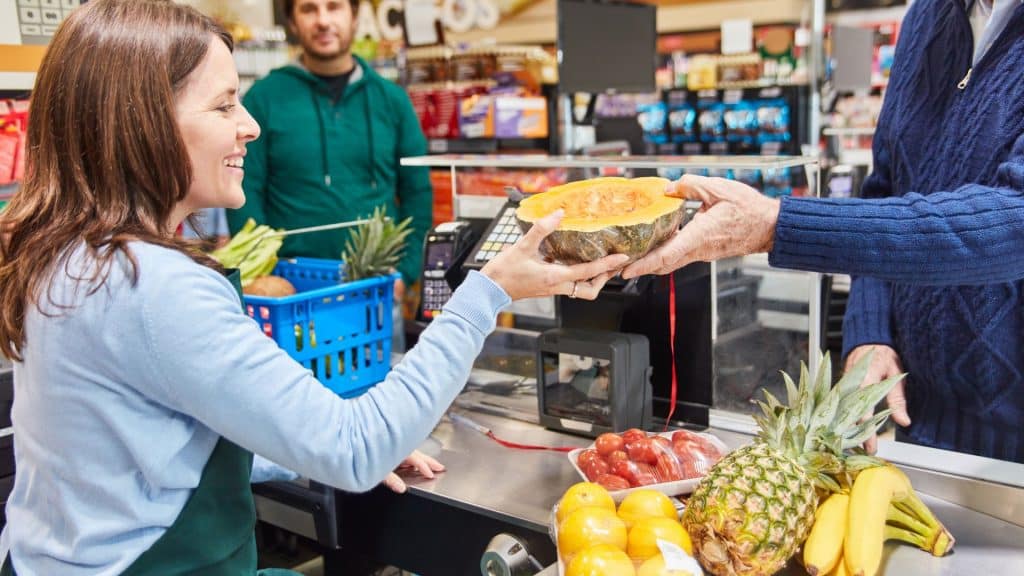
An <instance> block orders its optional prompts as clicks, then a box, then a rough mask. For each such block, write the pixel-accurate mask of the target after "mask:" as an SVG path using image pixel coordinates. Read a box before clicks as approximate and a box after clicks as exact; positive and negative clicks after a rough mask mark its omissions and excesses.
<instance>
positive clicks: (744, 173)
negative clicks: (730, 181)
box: [733, 169, 761, 190]
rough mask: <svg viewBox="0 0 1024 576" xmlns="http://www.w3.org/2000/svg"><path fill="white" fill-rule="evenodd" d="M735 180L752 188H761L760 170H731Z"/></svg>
mask: <svg viewBox="0 0 1024 576" xmlns="http://www.w3.org/2000/svg"><path fill="white" fill-rule="evenodd" d="M733 176H734V177H735V178H736V180H738V181H740V182H743V183H744V184H746V185H747V186H750V187H752V188H757V189H758V190H760V189H761V171H760V170H755V169H737V170H735V171H734V172H733Z"/></svg>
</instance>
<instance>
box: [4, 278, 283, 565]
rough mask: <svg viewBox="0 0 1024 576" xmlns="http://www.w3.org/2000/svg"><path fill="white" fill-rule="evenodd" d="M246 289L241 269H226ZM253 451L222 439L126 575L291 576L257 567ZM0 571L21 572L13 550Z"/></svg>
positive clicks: (232, 279) (236, 286)
mask: <svg viewBox="0 0 1024 576" xmlns="http://www.w3.org/2000/svg"><path fill="white" fill-rule="evenodd" d="M226 274H227V278H228V280H230V281H231V283H232V285H234V287H235V289H236V290H238V294H239V298H241V294H242V284H241V276H240V275H239V273H238V270H230V271H228V272H226ZM251 475H252V452H249V451H247V450H244V449H242V448H241V447H239V446H238V445H236V444H234V443H233V442H231V441H229V440H227V439H225V438H221V439H220V440H218V441H217V445H216V446H215V447H214V449H213V453H212V454H210V459H209V460H207V462H206V467H205V468H203V475H202V477H201V478H200V479H199V486H197V487H196V489H195V492H193V493H192V496H191V497H190V498H189V500H188V502H186V503H185V507H184V508H183V509H182V510H181V513H180V514H179V515H178V517H177V518H176V519H175V520H174V523H173V524H171V526H170V527H169V528H168V529H167V531H166V532H164V534H163V535H162V536H161V537H160V538H159V539H157V541H156V542H154V543H153V546H152V547H150V549H149V550H146V551H145V552H143V553H142V556H139V557H138V559H136V560H135V562H133V563H132V565H131V566H129V567H128V569H127V570H125V571H124V572H122V576H179V575H180V576H186V575H189V576H252V575H255V574H259V576H286V575H296V574H297V573H296V572H292V571H291V570H280V569H273V568H271V569H267V570H260V571H259V572H258V573H257V571H256V537H255V527H256V507H255V504H254V503H253V499H252V490H251V488H250V487H249V480H250V477H251ZM0 576H16V574H15V572H14V568H13V566H11V561H10V555H8V557H7V558H6V559H5V560H4V564H3V567H2V568H0Z"/></svg>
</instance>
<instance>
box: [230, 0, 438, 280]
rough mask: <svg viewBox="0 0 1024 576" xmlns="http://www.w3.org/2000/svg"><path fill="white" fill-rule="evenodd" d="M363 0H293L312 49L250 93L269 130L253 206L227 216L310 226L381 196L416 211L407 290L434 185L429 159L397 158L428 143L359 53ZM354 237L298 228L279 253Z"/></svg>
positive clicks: (393, 88)
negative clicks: (414, 164) (411, 163)
mask: <svg viewBox="0 0 1024 576" xmlns="http://www.w3.org/2000/svg"><path fill="white" fill-rule="evenodd" d="M357 5H358V0H285V2H284V8H285V13H286V14H287V17H288V27H289V29H290V31H291V32H292V34H293V35H294V36H295V37H296V38H297V39H298V41H299V43H300V44H301V46H302V50H303V53H302V55H301V56H300V57H299V59H298V60H297V61H296V62H294V63H292V64H290V65H288V66H285V67H283V68H278V69H276V70H274V71H272V72H271V73H270V74H269V75H268V76H267V77H266V78H263V79H261V80H260V81H258V82H256V83H255V84H254V85H253V86H252V88H250V89H249V91H248V92H247V93H246V95H245V99H244V104H245V107H246V108H248V109H249V112H250V113H251V114H252V116H253V117H254V118H255V119H256V121H257V122H259V125H260V127H261V128H262V129H263V136H262V137H261V138H260V139H258V140H256V141H254V142H252V143H250V144H249V146H248V154H247V157H246V159H245V180H244V182H243V187H244V189H245V196H246V202H245V206H243V207H242V208H241V209H239V210H230V211H228V225H229V227H230V229H231V233H232V234H234V233H235V232H237V231H238V229H239V228H241V227H242V225H243V224H245V221H246V219H248V218H254V219H255V220H256V221H257V222H258V223H261V224H268V225H270V226H273V227H275V228H286V229H292V228H301V227H305V226H314V225H318V224H329V223H333V222H339V221H343V220H355V219H358V218H360V217H364V216H367V215H369V214H371V213H372V212H373V209H374V207H376V206H384V207H385V208H386V209H387V213H388V214H389V215H390V216H391V217H392V218H395V219H396V220H398V221H401V220H403V219H405V218H406V217H412V229H413V232H412V234H410V235H409V238H408V249H407V250H406V251H405V256H404V257H403V258H402V261H401V262H400V263H399V265H398V271H399V272H401V274H402V279H401V280H400V281H399V282H398V284H397V285H396V287H395V296H396V300H400V297H401V295H402V294H403V292H404V287H405V285H407V284H410V283H412V282H414V281H415V280H416V279H417V278H418V277H419V274H420V268H421V266H422V259H423V240H424V237H425V235H426V233H427V230H428V229H429V228H430V225H431V222H432V206H433V192H432V189H431V185H430V174H429V172H428V170H427V169H426V168H409V167H401V166H399V162H398V161H399V159H400V158H402V157H405V156H420V155H423V154H426V152H427V144H426V139H425V138H424V136H423V132H422V131H421V130H420V125H419V120H418V119H417V118H416V113H415V112H414V111H413V108H412V103H411V102H410V101H409V97H408V96H407V95H406V93H405V91H404V90H403V89H402V88H401V87H400V86H398V85H397V84H395V83H393V82H391V81H388V80H385V79H384V78H382V77H381V76H379V75H378V74H377V73H376V72H375V71H374V70H373V68H371V67H370V66H368V65H367V64H366V62H364V61H363V60H362V59H360V58H359V57H357V56H355V55H353V54H352V51H351V46H352V39H353V37H354V33H355V17H354V16H355V12H356V6H357ZM347 238H348V231H346V230H334V231H329V232H315V233H311V234H303V235H297V236H292V237H289V238H286V239H285V242H284V245H283V246H282V248H281V251H280V255H281V256H285V257H290V256H308V257H315V258H334V259H337V258H340V257H341V250H342V247H343V246H344V244H345V240H346V239H347Z"/></svg>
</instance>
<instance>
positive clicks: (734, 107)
mask: <svg viewBox="0 0 1024 576" xmlns="http://www.w3.org/2000/svg"><path fill="white" fill-rule="evenodd" d="M722 121H723V123H724V124H725V134H726V140H728V141H729V142H746V143H752V142H754V139H755V137H756V135H757V131H758V122H757V108H756V107H755V106H754V104H752V103H750V102H743V101H741V102H737V103H735V104H728V105H727V106H726V107H725V111H724V112H723V114H722Z"/></svg>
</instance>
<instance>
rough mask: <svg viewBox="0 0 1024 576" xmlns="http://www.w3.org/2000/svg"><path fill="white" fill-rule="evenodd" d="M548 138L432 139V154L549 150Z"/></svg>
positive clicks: (430, 145)
mask: <svg viewBox="0 0 1024 576" xmlns="http://www.w3.org/2000/svg"><path fill="white" fill-rule="evenodd" d="M548 144H549V141H548V139H547V138H454V139H441V138H431V139H430V140H428V141H427V150H429V151H430V152H431V153H432V154H493V153H495V152H498V151H500V150H520V151H521V150H547V149H548Z"/></svg>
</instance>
